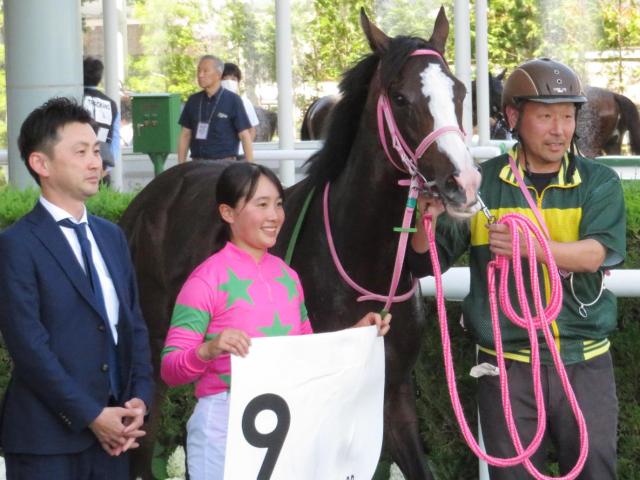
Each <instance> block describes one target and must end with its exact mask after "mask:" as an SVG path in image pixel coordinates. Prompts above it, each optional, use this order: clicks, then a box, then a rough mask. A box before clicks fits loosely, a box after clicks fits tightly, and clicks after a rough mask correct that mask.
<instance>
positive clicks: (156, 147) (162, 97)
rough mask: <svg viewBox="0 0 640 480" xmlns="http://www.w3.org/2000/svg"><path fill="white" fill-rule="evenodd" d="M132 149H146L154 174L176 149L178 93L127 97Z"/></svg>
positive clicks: (160, 170)
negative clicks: (129, 105)
mask: <svg viewBox="0 0 640 480" xmlns="http://www.w3.org/2000/svg"><path fill="white" fill-rule="evenodd" d="M131 114H132V122H133V151H134V152H138V153H146V154H148V155H149V156H150V157H151V161H152V162H153V169H154V173H155V174H156V175H158V174H159V173H160V172H162V170H163V168H164V162H165V161H166V160H167V156H169V154H170V153H175V152H177V150H178V135H179V134H180V125H178V119H179V117H180V95H178V94H177V93H150V94H135V95H132V99H131Z"/></svg>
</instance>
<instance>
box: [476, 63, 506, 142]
mask: <svg viewBox="0 0 640 480" xmlns="http://www.w3.org/2000/svg"><path fill="white" fill-rule="evenodd" d="M505 73H507V69H506V68H505V69H504V70H502V72H500V73H499V74H498V75H495V76H494V75H493V74H492V73H491V72H489V117H490V121H491V128H490V131H489V134H490V136H489V138H495V139H505V138H507V137H508V135H509V127H508V125H507V122H506V120H505V119H504V115H503V114H502V90H503V86H502V81H503V80H504V75H505ZM471 91H472V92H473V96H472V97H471V108H472V114H473V126H474V127H475V126H476V125H478V113H477V112H478V107H477V95H476V81H475V80H473V81H472V82H471Z"/></svg>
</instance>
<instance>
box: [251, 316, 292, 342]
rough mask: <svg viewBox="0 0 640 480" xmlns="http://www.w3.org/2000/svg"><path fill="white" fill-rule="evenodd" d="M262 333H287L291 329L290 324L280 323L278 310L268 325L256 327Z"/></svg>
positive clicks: (279, 334)
mask: <svg viewBox="0 0 640 480" xmlns="http://www.w3.org/2000/svg"><path fill="white" fill-rule="evenodd" d="M258 330H260V331H261V332H262V333H264V336H265V337H280V336H284V335H286V334H287V333H289V330H291V325H282V323H280V317H279V316H278V312H276V314H275V315H274V316H273V323H272V324H271V326H270V327H260V328H258Z"/></svg>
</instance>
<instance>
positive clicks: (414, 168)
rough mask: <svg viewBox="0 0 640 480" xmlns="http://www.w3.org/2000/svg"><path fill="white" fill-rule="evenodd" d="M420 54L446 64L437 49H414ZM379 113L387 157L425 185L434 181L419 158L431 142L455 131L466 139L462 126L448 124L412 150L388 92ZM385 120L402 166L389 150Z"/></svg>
mask: <svg viewBox="0 0 640 480" xmlns="http://www.w3.org/2000/svg"><path fill="white" fill-rule="evenodd" d="M420 55H433V56H435V57H437V58H439V59H440V60H442V62H443V63H445V64H446V62H445V60H444V58H442V55H440V53H439V52H437V51H436V50H431V49H420V50H416V51H414V52H413V53H412V54H411V56H412V57H415V56H420ZM377 113H378V135H379V137H380V143H381V144H382V148H383V149H384V152H385V154H386V155H387V158H388V159H389V161H390V162H391V164H392V165H393V166H394V167H395V168H397V169H398V170H400V171H402V172H405V173H408V174H409V175H411V176H412V177H416V176H417V177H419V178H420V179H421V180H422V181H423V182H424V184H425V185H424V186H431V185H433V182H429V181H427V179H425V178H424V176H423V175H422V174H421V173H420V172H419V170H418V159H419V158H420V157H422V155H423V154H424V152H426V151H427V149H428V148H429V147H430V146H431V144H432V143H433V142H435V141H436V140H437V139H438V138H439V137H441V136H442V135H445V134H447V133H455V134H457V135H460V136H461V137H462V138H463V140H464V136H465V135H464V132H463V131H462V130H460V128H459V127H458V126H457V125H447V126H444V127H440V128H438V129H436V130H434V131H433V132H431V133H430V134H429V135H427V136H426V137H425V138H424V139H423V140H422V142H420V145H418V148H416V150H415V151H412V150H411V148H410V147H409V146H408V145H407V142H406V141H405V140H404V138H403V137H402V134H401V133H400V129H399V128H398V125H397V124H396V120H395V118H394V116H393V112H392V111H391V104H390V103H389V97H388V96H387V94H386V92H382V93H380V96H379V97H378V107H377ZM385 122H386V128H387V129H388V130H389V135H390V136H391V144H392V145H393V148H394V149H395V150H396V152H397V153H398V156H399V157H400V160H401V161H402V166H399V165H398V164H397V163H396V161H395V160H394V159H393V157H392V156H391V153H390V152H389V147H388V145H387V138H386V135H385Z"/></svg>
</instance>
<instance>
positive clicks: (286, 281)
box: [275, 268, 298, 300]
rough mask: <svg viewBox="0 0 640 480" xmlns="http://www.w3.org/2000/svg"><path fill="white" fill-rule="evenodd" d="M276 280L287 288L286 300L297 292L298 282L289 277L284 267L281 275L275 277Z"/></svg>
mask: <svg viewBox="0 0 640 480" xmlns="http://www.w3.org/2000/svg"><path fill="white" fill-rule="evenodd" d="M275 280H276V282H279V283H281V284H282V285H284V286H285V287H286V289H287V295H288V297H289V298H288V300H291V299H292V298H294V297H295V296H296V295H297V294H298V283H297V282H296V281H295V280H294V279H293V278H291V276H290V275H289V272H287V271H286V270H285V269H284V268H283V269H282V276H281V277H276V278H275Z"/></svg>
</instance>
